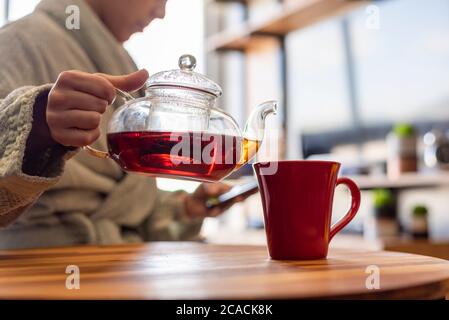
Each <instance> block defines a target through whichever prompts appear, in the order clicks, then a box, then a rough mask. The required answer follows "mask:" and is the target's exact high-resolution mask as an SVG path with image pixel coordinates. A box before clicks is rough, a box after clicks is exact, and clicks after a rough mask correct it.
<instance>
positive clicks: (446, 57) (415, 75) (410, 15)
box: [350, 0, 449, 125]
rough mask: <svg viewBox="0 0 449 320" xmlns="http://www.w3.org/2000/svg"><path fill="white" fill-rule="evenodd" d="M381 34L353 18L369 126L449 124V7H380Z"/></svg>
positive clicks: (436, 3) (439, 0)
mask: <svg viewBox="0 0 449 320" xmlns="http://www.w3.org/2000/svg"><path fill="white" fill-rule="evenodd" d="M379 8H380V30H370V29H368V28H366V27H365V26H364V25H365V19H366V13H365V10H364V9H362V10H360V11H357V12H354V13H353V14H352V15H351V29H350V30H351V33H352V42H353V48H354V63H355V70H356V79H357V88H358V97H359V102H360V105H359V108H360V112H359V113H360V115H361V118H362V121H363V122H364V124H365V125H372V124H376V123H385V122H387V123H393V122H398V121H410V122H416V121H417V120H428V121H436V120H442V119H445V120H449V72H448V70H449V42H448V41H447V40H448V39H449V2H448V1H447V0H432V1H420V0H408V1H405V0H402V1H387V2H385V3H379Z"/></svg>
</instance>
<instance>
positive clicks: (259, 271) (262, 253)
mask: <svg viewBox="0 0 449 320" xmlns="http://www.w3.org/2000/svg"><path fill="white" fill-rule="evenodd" d="M68 265H77V266H78V267H79V270H80V289H79V290H75V289H73V290H68V289H67V288H66V279H67V277H68V276H69V275H68V274H66V273H65V272H66V267H67V266H68ZM370 265H376V266H378V267H379V271H380V289H378V290H376V289H372V290H369V289H367V288H366V284H365V283H366V279H367V277H368V276H369V274H367V273H366V268H367V267H368V266H370ZM448 292H449V261H445V260H441V259H437V258H431V257H426V256H420V255H412V254H406V253H397V252H385V251H378V252H376V251H367V250H360V249H355V250H354V249H353V250H349V249H331V251H330V252H329V256H328V258H327V259H326V260H316V261H274V260H270V259H269V258H268V255H267V251H266V247H264V246H233V245H212V244H201V243H191V242H177V243H174V242H171V243H164V242H155V243H149V244H133V245H122V246H105V247H98V246H86V247H69V248H53V249H35V250H14V251H0V299H12V298H14V299H52V298H56V299H222V298H223V299H259V298H262V299H276V298H418V299H421V298H444V297H445V295H446V294H447V293H448Z"/></svg>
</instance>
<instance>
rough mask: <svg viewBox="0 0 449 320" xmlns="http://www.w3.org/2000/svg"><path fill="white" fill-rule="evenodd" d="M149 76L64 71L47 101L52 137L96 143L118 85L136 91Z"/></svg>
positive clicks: (64, 142) (79, 144)
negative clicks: (102, 121)
mask: <svg viewBox="0 0 449 320" xmlns="http://www.w3.org/2000/svg"><path fill="white" fill-rule="evenodd" d="M147 79H148V72H147V71H146V70H140V71H137V72H135V73H132V74H129V75H124V76H110V75H105V74H98V73H97V74H90V73H86V72H82V71H65V72H62V73H61V74H60V75H59V77H58V80H57V81H56V83H55V84H54V86H53V88H52V89H51V91H50V93H49V95H48V100H47V107H46V117H45V118H46V123H47V125H48V130H49V133H50V136H51V138H52V139H53V140H54V141H55V142H57V143H60V144H62V145H64V146H67V147H83V146H86V145H89V144H91V143H93V142H94V141H95V140H97V139H98V138H99V136H100V134H101V132H100V120H101V115H102V114H103V113H104V112H105V111H106V108H107V106H108V105H110V104H112V103H113V101H114V99H115V96H116V92H115V88H118V89H121V90H124V91H134V90H137V89H139V88H140V87H142V85H143V84H144V83H145V81H146V80H147Z"/></svg>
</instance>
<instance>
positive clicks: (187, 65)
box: [178, 54, 196, 71]
mask: <svg viewBox="0 0 449 320" xmlns="http://www.w3.org/2000/svg"><path fill="white" fill-rule="evenodd" d="M178 65H179V68H181V70H185V71H193V69H195V67H196V59H195V57H194V56H192V55H190V54H184V55H182V56H181V57H180V58H179V62H178Z"/></svg>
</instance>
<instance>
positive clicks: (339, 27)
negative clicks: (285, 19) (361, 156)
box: [287, 0, 449, 157]
mask: <svg viewBox="0 0 449 320" xmlns="http://www.w3.org/2000/svg"><path fill="white" fill-rule="evenodd" d="M375 5H376V6H378V8H379V10H380V11H379V12H380V29H370V28H367V27H366V22H367V21H366V19H367V11H366V6H362V7H361V8H360V9H358V10H356V11H353V12H350V13H349V14H347V15H346V16H345V17H337V18H334V19H332V20H326V21H325V22H322V23H319V24H317V25H313V26H311V27H309V28H307V29H304V30H300V31H297V32H295V33H292V34H291V35H290V36H288V38H287V40H288V42H287V57H288V64H289V65H288V66H289V69H288V71H289V84H288V88H289V91H288V92H289V97H288V98H289V109H288V130H289V140H290V141H292V140H293V141H294V140H296V141H294V143H295V144H296V146H298V149H299V146H300V145H301V143H302V146H303V152H304V155H305V156H307V155H310V154H313V153H318V151H321V152H329V151H330V150H331V149H332V148H333V147H334V146H336V145H338V144H347V143H348V144H349V143H350V144H352V143H360V142H362V143H363V142H365V141H369V140H375V139H383V138H384V136H385V134H386V132H388V130H390V128H391V125H392V124H394V123H396V122H402V121H407V122H411V123H414V124H416V125H418V127H419V128H421V130H428V129H430V128H432V127H433V126H438V127H439V128H441V129H444V128H449V108H448V107H449V73H448V72H447V70H449V42H448V41H447V39H449V2H448V1H447V0H432V1H419V0H408V1H407V0H397V1H385V2H376V3H375ZM343 19H344V20H343ZM300 134H302V139H300V138H299V135H300ZM299 141H301V143H300V142H299ZM323 145H324V147H323ZM294 146H295V145H291V147H290V149H293V147H294ZM320 147H321V148H320ZM315 151H317V152H315ZM291 156H293V157H296V156H297V154H295V153H294V154H292V155H291Z"/></svg>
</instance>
